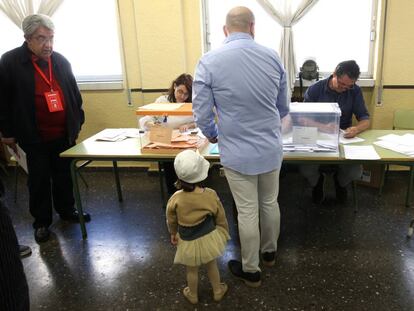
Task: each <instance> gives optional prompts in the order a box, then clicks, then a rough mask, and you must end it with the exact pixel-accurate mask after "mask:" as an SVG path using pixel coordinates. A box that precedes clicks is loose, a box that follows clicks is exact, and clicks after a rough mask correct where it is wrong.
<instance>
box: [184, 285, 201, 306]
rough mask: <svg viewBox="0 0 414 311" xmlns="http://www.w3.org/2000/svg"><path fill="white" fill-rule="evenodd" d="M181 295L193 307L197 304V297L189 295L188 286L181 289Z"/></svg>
mask: <svg viewBox="0 0 414 311" xmlns="http://www.w3.org/2000/svg"><path fill="white" fill-rule="evenodd" d="M183 295H184V297H185V298H187V300H188V301H189V302H190V303H192V304H193V305H195V304H196V303H198V297H197V295H194V294H193V293H191V291H190V288H189V287H188V286H187V287H185V288H184V289H183Z"/></svg>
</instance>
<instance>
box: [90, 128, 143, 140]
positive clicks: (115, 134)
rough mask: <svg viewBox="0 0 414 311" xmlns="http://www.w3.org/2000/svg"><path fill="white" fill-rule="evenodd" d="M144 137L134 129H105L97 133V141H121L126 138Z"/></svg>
mask: <svg viewBox="0 0 414 311" xmlns="http://www.w3.org/2000/svg"><path fill="white" fill-rule="evenodd" d="M142 135H144V133H143V132H142V131H141V132H140V130H139V129H136V128H119V129H105V130H103V131H102V132H100V133H98V135H97V137H96V140H97V141H121V140H124V139H127V138H135V137H140V136H142Z"/></svg>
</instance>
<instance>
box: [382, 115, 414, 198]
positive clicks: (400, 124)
mask: <svg viewBox="0 0 414 311" xmlns="http://www.w3.org/2000/svg"><path fill="white" fill-rule="evenodd" d="M392 129H393V130H414V110H405V109H397V110H395V111H394V119H393V125H392ZM388 170H389V165H383V169H382V176H381V184H380V188H379V195H382V190H383V187H384V182H385V177H386V175H387V172H388ZM413 170H414V167H413V166H410V174H412V173H413ZM410 191H411V189H410Z"/></svg>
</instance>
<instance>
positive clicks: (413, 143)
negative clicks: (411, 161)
mask: <svg viewBox="0 0 414 311" xmlns="http://www.w3.org/2000/svg"><path fill="white" fill-rule="evenodd" d="M378 139H379V140H378V141H376V142H374V144H375V145H377V146H380V147H382V148H385V149H389V150H392V151H395V152H398V153H402V154H405V155H406V156H409V157H414V134H409V133H407V134H404V135H395V134H388V135H385V136H382V137H379V138H378Z"/></svg>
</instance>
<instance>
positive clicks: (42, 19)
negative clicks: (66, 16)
mask: <svg viewBox="0 0 414 311" xmlns="http://www.w3.org/2000/svg"><path fill="white" fill-rule="evenodd" d="M40 26H43V27H46V28H48V29H50V30H55V25H54V24H53V22H52V19H51V18H50V17H49V16H47V15H44V14H32V15H28V16H26V17H25V18H24V20H23V22H22V29H23V33H24V36H25V37H30V36H31V35H32V34H33V33H34V32H35V31H36V30H37V28H39V27H40Z"/></svg>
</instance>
